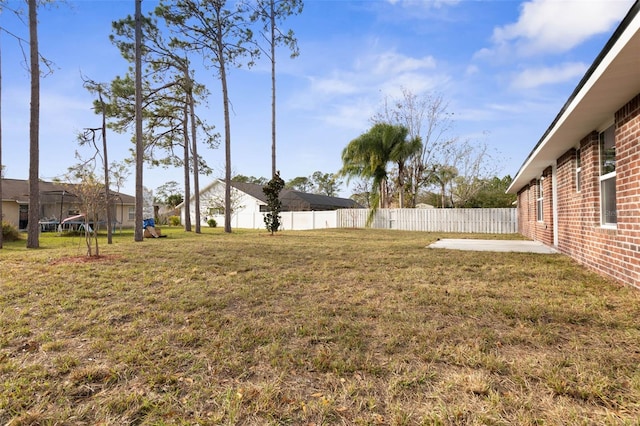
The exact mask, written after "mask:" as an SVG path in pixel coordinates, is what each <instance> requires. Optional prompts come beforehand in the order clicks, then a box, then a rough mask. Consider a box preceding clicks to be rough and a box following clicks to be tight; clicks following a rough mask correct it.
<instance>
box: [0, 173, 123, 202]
mask: <svg viewBox="0 0 640 426" xmlns="http://www.w3.org/2000/svg"><path fill="white" fill-rule="evenodd" d="M74 186H75V185H73V184H66V183H56V182H47V181H44V180H41V181H40V183H39V184H38V187H39V190H40V196H41V197H42V198H41V199H44V200H45V201H46V198H48V197H54V196H55V197H58V196H62V195H63V194H64V196H65V197H75V196H74V195H73V188H74ZM111 194H112V195H113V196H116V197H118V198H119V199H120V200H122V203H123V204H135V202H136V199H135V197H132V196H131V195H127V194H123V193H120V192H116V191H111ZM2 201H15V202H17V203H21V204H28V203H29V181H28V180H23V179H2Z"/></svg>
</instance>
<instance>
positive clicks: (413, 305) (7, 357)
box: [0, 229, 640, 426]
mask: <svg viewBox="0 0 640 426" xmlns="http://www.w3.org/2000/svg"><path fill="white" fill-rule="evenodd" d="M164 232H165V229H163V233H164ZM205 232H206V233H205V234H203V235H194V234H185V233H183V232H181V231H171V230H168V233H169V237H168V238H166V239H162V240H147V241H145V242H144V243H134V242H133V241H132V239H133V238H132V236H131V235H130V234H128V235H125V236H122V237H120V236H116V240H115V243H114V244H113V245H111V246H107V245H106V244H103V245H102V248H101V252H102V253H104V254H105V255H107V256H105V257H103V258H101V259H98V260H97V261H78V257H81V255H82V254H83V253H84V251H83V247H82V245H80V244H78V243H77V241H76V240H75V239H73V238H70V239H64V238H61V237H55V236H46V235H45V236H44V237H43V240H42V241H41V244H42V246H43V247H44V248H43V249H39V250H36V251H27V250H25V249H23V248H22V246H23V243H17V244H20V245H19V246H18V245H16V246H12V245H8V246H6V247H5V248H4V249H2V250H0V260H1V269H0V328H1V334H0V384H1V385H0V424H3V425H4V424H9V425H12V426H15V425H28V424H52V425H53V424H63V425H66V424H68V425H72V424H73V425H75V424H102V425H123V424H154V425H169V424H184V425H192V424H202V425H217V424H229V425H232V424H245V425H254V424H255V425H266V424H272V425H276V424H278V425H279V424H295V425H322V424H325V425H332V424H345V425H376V424H384V425H418V424H424V425H439V424H441V425H468V424H491V425H510V424H519V425H537V424H553V425H556V424H567V425H568V424H611V425H613V424H638V423H637V422H638V420H637V419H638V418H640V406H639V401H640V369H638V365H639V363H640V330H639V328H640V323H639V322H638V318H640V303H639V302H640V294H639V293H638V292H637V291H635V290H632V289H630V288H625V287H620V286H617V285H615V284H613V283H612V282H610V281H606V280H604V279H602V278H600V277H598V276H595V275H593V274H591V273H589V272H586V271H584V270H583V269H582V268H580V267H579V266H577V265H576V264H574V263H573V262H572V261H571V260H569V259H568V258H566V257H564V256H559V255H532V254H518V253H500V254H496V253H480V252H454V251H447V250H431V249H427V248H425V247H426V246H427V245H428V244H429V243H430V242H432V241H433V240H435V239H436V238H438V237H443V236H442V235H435V234H425V233H416V232H393V231H375V230H326V231H307V232H285V233H281V234H279V235H276V236H275V237H270V236H268V235H266V234H265V232H254V231H251V232H248V231H245V232H243V231H239V232H235V233H233V234H231V235H226V234H223V233H222V232H221V231H220V230H218V229H207V230H206V231H205Z"/></svg>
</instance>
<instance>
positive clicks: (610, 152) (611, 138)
mask: <svg viewBox="0 0 640 426" xmlns="http://www.w3.org/2000/svg"><path fill="white" fill-rule="evenodd" d="M600 217H601V223H602V225H604V226H607V225H609V226H615V225H616V224H617V222H618V210H617V208H616V144H615V130H614V127H613V126H610V127H609V128H607V129H606V130H605V131H604V132H602V133H600Z"/></svg>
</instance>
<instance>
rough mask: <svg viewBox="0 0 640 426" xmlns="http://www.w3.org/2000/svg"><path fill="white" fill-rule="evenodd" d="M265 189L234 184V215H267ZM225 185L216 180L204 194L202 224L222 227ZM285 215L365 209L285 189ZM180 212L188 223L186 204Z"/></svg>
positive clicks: (341, 200) (346, 201) (343, 200)
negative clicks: (214, 223) (211, 221)
mask: <svg viewBox="0 0 640 426" xmlns="http://www.w3.org/2000/svg"><path fill="white" fill-rule="evenodd" d="M262 188H263V186H262V185H257V184H254V183H244V182H233V181H232V182H231V209H232V210H233V211H232V215H238V214H254V213H261V212H262V213H265V212H267V211H268V207H267V198H266V196H265V195H264V192H263V191H262ZM224 190H225V182H224V180H222V179H216V180H214V181H213V182H212V183H210V184H209V185H207V186H206V187H205V188H204V189H202V190H201V191H200V213H201V217H202V223H203V224H205V223H206V221H207V219H208V218H211V217H214V218H215V219H216V220H217V221H218V223H220V220H219V219H220V216H224ZM280 201H281V202H282V211H283V212H291V211H295V212H303V211H326V210H337V209H353V208H361V206H360V205H359V204H358V203H356V202H355V201H353V200H351V199H348V198H338V197H329V196H326V195H319V194H307V193H305V192H300V191H294V190H292V189H283V190H282V192H280ZM176 208H177V209H180V218H181V220H182V221H183V223H184V218H185V211H184V203H182V204H179V205H178V206H176ZM190 211H191V218H192V220H195V201H194V198H193V197H191V204H190Z"/></svg>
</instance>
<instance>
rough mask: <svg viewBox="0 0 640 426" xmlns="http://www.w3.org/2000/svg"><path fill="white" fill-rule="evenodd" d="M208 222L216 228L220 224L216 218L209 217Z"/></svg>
mask: <svg viewBox="0 0 640 426" xmlns="http://www.w3.org/2000/svg"><path fill="white" fill-rule="evenodd" d="M207 223H208V224H209V226H210V227H211V228H215V227H216V226H218V222H216V220H215V219H209V220H208V221H207Z"/></svg>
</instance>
